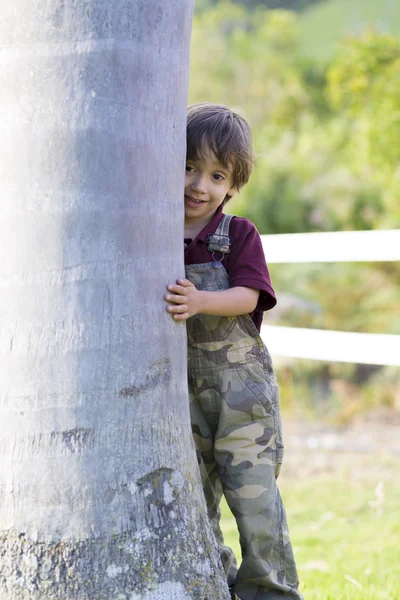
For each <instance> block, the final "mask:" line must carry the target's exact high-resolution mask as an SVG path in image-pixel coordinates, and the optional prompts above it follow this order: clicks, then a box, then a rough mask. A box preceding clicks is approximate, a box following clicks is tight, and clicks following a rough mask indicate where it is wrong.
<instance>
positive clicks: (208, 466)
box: [189, 383, 237, 586]
mask: <svg viewBox="0 0 400 600" xmlns="http://www.w3.org/2000/svg"><path fill="white" fill-rule="evenodd" d="M192 390H193V385H191V384H190V383H189V399H190V417H191V422H192V431H193V438H194V442H195V446H196V453H197V459H198V462H199V467H200V473H201V479H202V483H203V490H204V495H205V498H206V503H207V512H208V516H209V519H210V522H211V526H212V528H213V531H214V535H215V538H216V540H217V543H218V548H219V552H220V556H221V561H222V565H223V567H224V571H225V575H226V578H227V582H228V585H229V586H230V585H232V584H233V583H234V582H235V580H236V574H237V562H236V557H235V555H234V553H233V551H232V550H231V548H229V547H228V546H225V544H224V537H223V534H222V531H221V527H220V518H221V510H220V508H219V504H220V502H221V498H222V486H221V482H220V480H219V469H218V465H217V463H216V462H215V459H214V449H213V440H214V437H215V433H216V430H217V425H218V416H219V414H216V409H215V405H214V403H213V400H212V398H208V400H207V398H205V397H204V393H203V394H202V396H203V397H202V400H201V401H200V402H199V400H198V398H197V396H196V394H194V393H193V391H192ZM202 404H205V406H204V408H206V411H207V414H204V413H203V410H202V408H201V405H202Z"/></svg>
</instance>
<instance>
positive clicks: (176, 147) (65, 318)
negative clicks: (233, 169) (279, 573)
mask: <svg viewBox="0 0 400 600" xmlns="http://www.w3.org/2000/svg"><path fill="white" fill-rule="evenodd" d="M191 13H192V3H191V2H184V3H182V2H181V0H169V1H168V2H164V0H145V1H144V0H138V1H137V2H125V1H122V0H121V1H120V0H114V1H113V2H106V1H105V0H93V1H88V2H76V1H75V0H64V1H62V0H60V1H58V2H51V3H49V2H47V1H45V0H38V1H36V2H34V3H32V2H30V1H28V0H18V1H17V2H16V3H13V4H12V5H11V4H9V5H4V7H3V10H2V19H1V22H0V38H1V40H2V46H3V47H2V49H1V54H0V57H1V70H0V90H1V92H0V103H1V110H0V121H1V131H2V135H1V145H0V185H1V207H0V208H1V218H0V237H1V240H2V244H1V252H0V265H1V269H0V273H1V276H0V281H1V286H2V293H1V304H2V307H1V325H0V331H1V340H2V344H1V348H2V368H1V386H0V411H1V432H0V443H1V470H0V597H1V598H3V599H5V598H7V600H13V599H14V598H15V599H16V598H18V599H19V600H24V599H29V600H35V599H40V600H46V599H52V600H57V599H59V600H72V599H74V600H76V599H77V598H79V600H85V599H88V600H89V599H90V600H102V599H104V600H105V599H111V598H121V599H122V598H126V599H127V598H130V599H133V598H139V597H140V598H142V597H146V598H157V599H159V600H172V599H174V600H185V599H187V598H189V597H190V598H192V597H193V598H194V597H195V598H204V597H209V598H213V599H214V598H216V599H221V600H223V599H224V600H226V599H227V598H228V597H229V592H228V588H227V585H226V581H225V577H224V574H223V572H222V567H221V566H220V560H219V555H218V552H217V551H216V549H215V548H214V538H213V537H212V534H211V530H210V529H209V526H208V520H207V514H206V510H205V506H204V501H203V492H202V486H201V483H200V480H199V475H198V467H197V461H196V457H195V453H194V448H193V442H192V436H191V428H190V424H189V412H188V410H189V409H188V399H187V385H186V355H185V348H186V334H185V327H183V328H182V326H179V325H177V324H176V323H174V322H173V321H172V320H171V319H170V317H169V316H168V314H167V313H166V312H165V302H164V299H163V296H164V292H165V285H166V284H167V283H168V282H170V281H171V279H172V278H174V277H176V276H177V274H179V273H184V269H183V252H182V238H183V196H182V191H183V175H184V160H185V156H184V147H185V116H186V103H187V98H186V95H187V75H188V56H189V37H190V24H191Z"/></svg>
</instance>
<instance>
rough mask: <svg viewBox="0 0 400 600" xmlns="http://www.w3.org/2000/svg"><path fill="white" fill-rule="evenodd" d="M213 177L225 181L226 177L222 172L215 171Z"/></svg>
mask: <svg viewBox="0 0 400 600" xmlns="http://www.w3.org/2000/svg"><path fill="white" fill-rule="evenodd" d="M213 177H214V179H216V180H217V181H224V179H225V177H224V176H223V175H221V173H214V175H213Z"/></svg>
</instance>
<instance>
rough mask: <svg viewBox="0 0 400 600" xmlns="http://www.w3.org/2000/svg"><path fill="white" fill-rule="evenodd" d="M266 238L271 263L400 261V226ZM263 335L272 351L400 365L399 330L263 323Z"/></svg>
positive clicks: (276, 354)
mask: <svg viewBox="0 0 400 600" xmlns="http://www.w3.org/2000/svg"><path fill="white" fill-rule="evenodd" d="M261 239H262V242H263V247H264V252H265V258H266V260H267V263H269V264H272V263H309V262H310V263H311V262H359V261H368V262H370V261H400V230H397V229H396V230H380V231H343V232H342V231H341V232H337V233H294V234H279V235H263V236H261ZM355 310H357V307H355ZM399 311H400V306H399ZM261 336H262V338H263V340H264V342H265V343H266V345H267V346H268V349H269V351H270V353H271V354H272V355H273V356H282V357H293V358H309V359H314V360H326V361H338V362H351V363H365V364H374V365H395V366H400V335H390V334H376V333H348V332H345V331H325V330H320V329H301V328H295V327H277V326H272V325H263V327H262V329H261Z"/></svg>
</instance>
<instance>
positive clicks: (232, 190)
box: [226, 186, 239, 198]
mask: <svg viewBox="0 0 400 600" xmlns="http://www.w3.org/2000/svg"><path fill="white" fill-rule="evenodd" d="M238 191H239V190H238V189H237V187H236V186H232V187H231V189H230V190H228V191H227V192H226V193H227V195H228V196H229V197H230V198H232V196H234V195H235V194H237V193H238Z"/></svg>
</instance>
